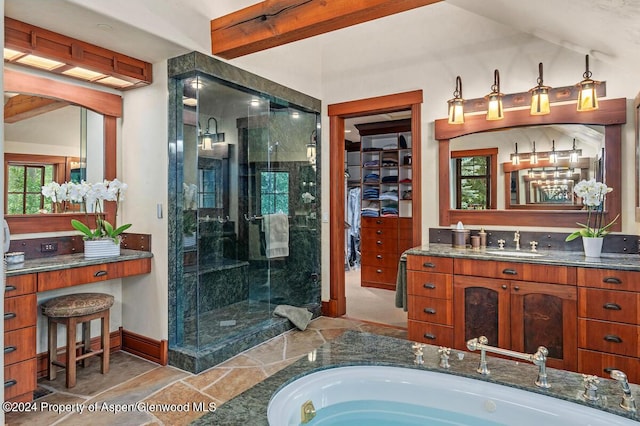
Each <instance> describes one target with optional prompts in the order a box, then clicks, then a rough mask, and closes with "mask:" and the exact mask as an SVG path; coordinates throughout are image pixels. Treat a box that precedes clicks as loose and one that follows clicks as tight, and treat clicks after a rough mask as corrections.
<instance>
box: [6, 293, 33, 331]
mask: <svg viewBox="0 0 640 426" xmlns="http://www.w3.org/2000/svg"><path fill="white" fill-rule="evenodd" d="M37 303H38V300H37V298H36V295H35V293H33V294H27V295H24V296H17V297H7V298H6V299H4V330H5V331H11V330H17V329H19V328H24V327H30V326H35V325H36V319H37V316H38V310H37Z"/></svg>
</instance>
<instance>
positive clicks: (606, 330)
mask: <svg viewBox="0 0 640 426" xmlns="http://www.w3.org/2000/svg"><path fill="white" fill-rule="evenodd" d="M638 280H640V272H635V271H616V270H607V269H588V268H579V269H578V286H579V288H578V346H579V349H578V368H579V370H580V371H581V372H583V373H587V374H594V375H597V376H601V377H608V376H609V373H610V372H611V370H613V369H618V370H622V371H624V372H625V373H626V374H627V377H628V378H629V381H630V382H633V383H640V366H639V365H638V364H640V359H639V358H640V342H639V339H640V292H639V290H640V288H639V287H638Z"/></svg>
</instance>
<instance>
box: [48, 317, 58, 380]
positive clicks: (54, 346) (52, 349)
mask: <svg viewBox="0 0 640 426" xmlns="http://www.w3.org/2000/svg"><path fill="white" fill-rule="evenodd" d="M47 323H48V325H49V343H48V345H49V366H48V367H47V369H48V370H47V373H48V378H49V380H55V379H56V372H57V370H56V366H55V365H53V361H54V360H56V359H57V357H58V323H56V322H55V321H52V320H51V318H47Z"/></svg>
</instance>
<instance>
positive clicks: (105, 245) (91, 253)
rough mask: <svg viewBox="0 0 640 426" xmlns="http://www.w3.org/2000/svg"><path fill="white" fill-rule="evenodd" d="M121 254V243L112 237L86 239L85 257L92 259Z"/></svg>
mask: <svg viewBox="0 0 640 426" xmlns="http://www.w3.org/2000/svg"><path fill="white" fill-rule="evenodd" d="M116 256H120V244H119V243H118V244H116V243H115V242H114V241H113V240H112V239H110V238H108V239H102V240H85V242H84V257H85V258H88V259H91V258H97V257H116Z"/></svg>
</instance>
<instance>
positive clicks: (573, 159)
mask: <svg viewBox="0 0 640 426" xmlns="http://www.w3.org/2000/svg"><path fill="white" fill-rule="evenodd" d="M579 156H580V152H578V150H577V149H576V139H575V138H573V148H571V152H570V153H569V162H570V163H577V162H578V157H579Z"/></svg>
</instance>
